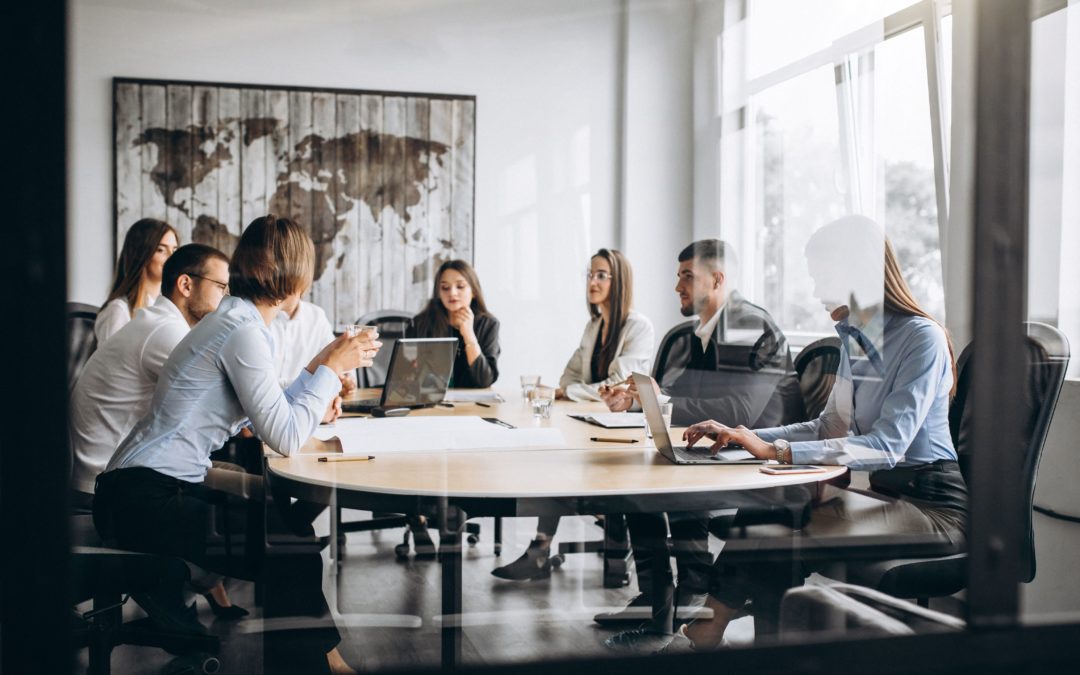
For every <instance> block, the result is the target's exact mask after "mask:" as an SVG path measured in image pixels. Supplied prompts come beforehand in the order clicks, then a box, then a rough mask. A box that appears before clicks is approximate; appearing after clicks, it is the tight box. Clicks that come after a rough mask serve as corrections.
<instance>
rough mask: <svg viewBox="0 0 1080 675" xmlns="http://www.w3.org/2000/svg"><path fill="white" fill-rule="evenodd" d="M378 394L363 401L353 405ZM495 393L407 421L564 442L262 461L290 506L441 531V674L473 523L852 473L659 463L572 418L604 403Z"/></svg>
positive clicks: (642, 445) (334, 446)
mask: <svg viewBox="0 0 1080 675" xmlns="http://www.w3.org/2000/svg"><path fill="white" fill-rule="evenodd" d="M371 393H372V392H370V391H360V392H357V393H356V394H355V396H357V397H358V398H360V397H364V396H367V395H371ZM499 393H500V394H501V399H502V400H501V401H495V400H492V401H487V402H485V405H480V404H478V403H475V402H455V403H452V404H451V405H452V407H446V406H436V407H432V408H426V409H422V410H416V411H413V412H412V413H411V416H415V417H423V416H448V415H449V416H474V417H485V418H494V419H497V420H499V421H501V422H503V423H505V424H508V425H511V426H513V427H516V428H519V429H532V428H540V429H557V430H558V431H559V432H560V433H561V436H562V440H563V443H562V444H560V445H559V446H557V447H548V448H543V447H529V448H527V449H522V448H515V447H506V448H496V449H493V448H485V449H483V450H476V451H471V450H469V449H467V448H466V449H454V450H440V449H439V448H438V447H432V448H431V449H430V450H421V451H416V450H415V449H412V450H410V451H407V452H397V451H395V448H393V447H386V448H385V449H379V450H374V451H372V454H373V455H374V456H375V460H373V461H344V462H342V461H338V462H333V461H330V462H320V461H318V458H319V457H320V456H326V455H331V456H333V455H339V454H340V453H341V445H340V443H338V442H336V441H333V440H328V441H321V440H316V439H312V441H309V443H308V444H307V445H305V447H304V448H303V450H302V451H301V452H300V453H297V454H294V455H292V456H290V457H281V456H278V455H276V454H275V455H273V456H270V457H269V458H268V460H267V478H268V480H270V481H272V482H274V483H275V484H277V486H278V487H280V488H282V489H284V490H285V491H287V492H288V493H289V494H291V495H292V496H294V497H297V498H301V499H307V500H311V501H316V502H321V503H326V504H335V505H337V506H340V507H344V508H353V509H361V510H368V511H378V512H390V513H406V514H422V515H426V516H428V517H429V518H431V519H432V521H433V523H435V524H437V525H438V529H439V551H440V555H439V558H440V564H441V566H442V616H443V622H442V628H441V640H442V665H443V667H444V668H446V669H452V668H454V667H456V666H457V665H458V664H459V663H460V659H461V621H460V617H461V612H462V587H461V574H462V545H461V543H462V541H461V539H462V532H463V530H464V526H465V521H466V520H467V519H469V518H477V517H482V516H483V517H491V516H498V517H520V516H526V517H527V516H534V517H535V516H541V515H577V514H624V513H636V512H650V513H662V512H667V511H676V510H677V511H697V510H701V511H705V510H717V509H725V508H738V507H740V506H741V505H744V504H745V503H746V502H745V501H744V500H745V499H746V498H747V496H751V497H752V495H753V494H754V493H755V492H758V491H762V490H767V489H769V488H777V487H781V486H791V485H803V484H820V483H823V482H827V481H832V480H835V479H837V478H841V477H843V476H844V475H845V474H846V473H847V469H846V468H844V467H824V469H825V470H824V471H822V472H821V473H809V474H791V475H768V474H764V473H761V471H760V470H759V468H760V465H757V464H753V465H745V466H734V465H720V466H698V465H694V466H680V465H675V464H672V463H670V462H668V461H667V460H666V459H664V458H663V457H662V456H661V455H660V454H659V453H658V452H657V450H656V448H655V447H654V446H653V444H652V441H650V440H647V439H646V437H645V432H644V429H641V428H633V429H605V428H601V427H598V426H594V425H592V424H588V423H586V422H582V421H580V420H577V419H574V418H571V417H569V416H568V415H569V414H571V413H577V414H587V413H605V412H607V409H606V408H605V406H604V405H603V404H602V403H599V402H584V403H582V402H570V401H556V402H555V403H554V404H553V406H552V409H551V416H550V418H548V419H540V418H536V417H534V415H533V413H532V410H531V408H530V406H529V405H528V403H527V402H526V401H524V400H523V399H522V397H521V395H520V393H519V392H518V391H509V390H501V391H500V392H499ZM365 423H367V422H365ZM371 423H372V424H378V423H379V420H375V419H372V420H371ZM323 435H324V436H325V434H323ZM681 435H682V430H681V429H678V428H675V429H673V430H672V438H673V439H679V438H681ZM595 438H599V439H620V440H624V441H629V440H634V441H636V442H634V443H625V442H623V443H620V442H613V441H604V440H601V441H596V440H593V439H595ZM676 442H679V441H678V440H676ZM365 454H366V452H365Z"/></svg>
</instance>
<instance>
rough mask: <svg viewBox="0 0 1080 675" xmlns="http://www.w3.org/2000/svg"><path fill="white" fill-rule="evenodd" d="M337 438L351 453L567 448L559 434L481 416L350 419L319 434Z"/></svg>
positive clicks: (328, 437)
mask: <svg viewBox="0 0 1080 675" xmlns="http://www.w3.org/2000/svg"><path fill="white" fill-rule="evenodd" d="M334 437H336V438H338V439H339V440H340V441H341V445H342V448H343V449H344V452H345V454H354V453H355V454H374V453H382V454H385V453H387V452H395V453H397V452H441V451H446V450H449V451H456V452H467V451H477V450H496V449H504V450H505V449H514V450H520V449H540V448H565V447H566V439H564V438H563V435H562V432H561V431H559V430H558V429H552V428H541V429H536V428H530V429H513V428H506V427H503V426H499V425H497V424H492V423H491V422H487V421H485V420H483V419H482V418H480V417H389V418H362V417H347V418H341V419H338V421H337V422H336V423H334V424H333V425H331V426H322V427H319V428H318V429H317V430H316V432H315V438H318V439H319V440H324V441H325V440H329V439H331V438H334Z"/></svg>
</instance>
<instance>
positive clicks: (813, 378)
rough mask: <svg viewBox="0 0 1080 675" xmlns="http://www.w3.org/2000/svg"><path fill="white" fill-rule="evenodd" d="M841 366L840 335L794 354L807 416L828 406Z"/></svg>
mask: <svg viewBox="0 0 1080 675" xmlns="http://www.w3.org/2000/svg"><path fill="white" fill-rule="evenodd" d="M839 367H840V338H838V337H827V338H822V339H820V340H817V341H816V342H811V343H810V344H808V345H806V346H805V347H803V349H802V351H800V352H799V355H798V356H796V357H795V375H796V376H797V377H798V379H799V390H800V391H801V392H802V397H803V408H804V410H805V411H806V419H808V420H812V419H815V418H817V417H818V415H820V414H821V411H822V410H824V409H825V403H826V401H828V400H829V392H831V391H832V388H833V383H834V382H835V381H836V370H837V369H838V368H839Z"/></svg>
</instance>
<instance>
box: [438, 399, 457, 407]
mask: <svg viewBox="0 0 1080 675" xmlns="http://www.w3.org/2000/svg"><path fill="white" fill-rule="evenodd" d="M436 405H439V406H442V407H443V408H453V407H454V404H453V403H447V402H446V401H442V402H440V403H437V404H436Z"/></svg>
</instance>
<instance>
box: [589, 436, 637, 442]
mask: <svg viewBox="0 0 1080 675" xmlns="http://www.w3.org/2000/svg"><path fill="white" fill-rule="evenodd" d="M589 440H590V441H594V442H596V443H637V439H636V438H599V437H597V436H593V437H592V438H590V439H589Z"/></svg>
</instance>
